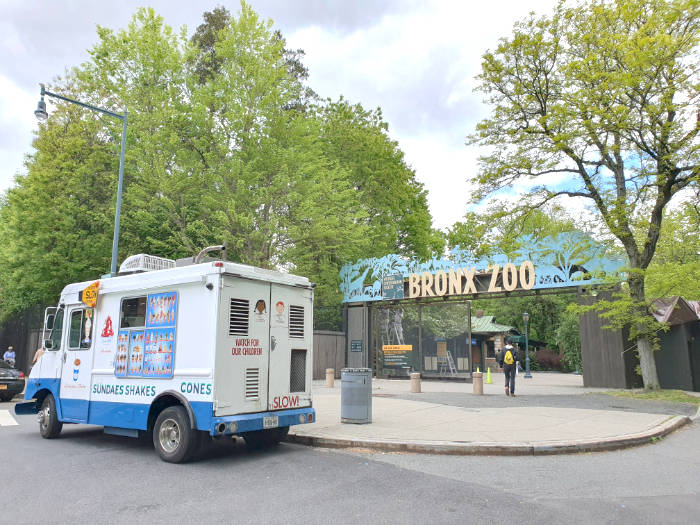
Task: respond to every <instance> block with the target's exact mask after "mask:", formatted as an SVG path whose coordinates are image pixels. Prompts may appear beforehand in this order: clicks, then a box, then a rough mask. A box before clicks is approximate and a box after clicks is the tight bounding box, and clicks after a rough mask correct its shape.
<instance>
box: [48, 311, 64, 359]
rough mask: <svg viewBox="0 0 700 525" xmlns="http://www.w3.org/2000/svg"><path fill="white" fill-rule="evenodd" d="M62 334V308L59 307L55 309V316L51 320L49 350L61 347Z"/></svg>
mask: <svg viewBox="0 0 700 525" xmlns="http://www.w3.org/2000/svg"><path fill="white" fill-rule="evenodd" d="M62 336H63V308H59V309H58V310H57V311H56V317H55V318H54V321H53V330H51V335H50V336H49V339H50V340H51V343H52V344H51V350H58V349H59V348H61V338H62Z"/></svg>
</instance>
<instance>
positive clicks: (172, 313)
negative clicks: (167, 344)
mask: <svg viewBox="0 0 700 525" xmlns="http://www.w3.org/2000/svg"><path fill="white" fill-rule="evenodd" d="M176 315H177V292H166V293H159V294H154V295H149V296H148V309H147V310H146V326H147V327H149V328H156V327H161V326H175V317H176Z"/></svg>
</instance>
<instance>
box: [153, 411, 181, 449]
mask: <svg viewBox="0 0 700 525" xmlns="http://www.w3.org/2000/svg"><path fill="white" fill-rule="evenodd" d="M158 441H159V442H160V446H161V447H162V448H163V450H165V451H166V452H169V453H171V452H174V451H175V450H177V448H178V447H179V446H180V426H179V425H178V424H177V421H175V420H174V419H166V420H165V421H163V423H162V424H161V425H160V430H159V431H158Z"/></svg>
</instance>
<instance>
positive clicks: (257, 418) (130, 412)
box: [18, 378, 316, 435]
mask: <svg viewBox="0 0 700 525" xmlns="http://www.w3.org/2000/svg"><path fill="white" fill-rule="evenodd" d="M60 385H61V381H60V379H42V378H38V379H37V378H33V379H30V380H29V381H28V382H27V386H26V390H25V394H24V399H25V400H31V399H34V398H35V396H36V394H37V393H38V392H39V391H40V390H44V389H46V390H48V391H50V392H51V393H52V394H53V396H54V399H56V400H57V407H56V409H57V410H56V411H57V415H58V418H59V420H61V421H66V422H78V421H77V420H71V419H68V418H64V416H63V412H64V411H65V412H66V413H68V414H75V413H79V412H80V411H81V410H82V411H83V413H84V409H85V405H86V404H88V405H89V406H88V411H87V413H88V420H87V424H90V425H99V426H103V427H118V428H130V429H137V430H146V427H147V425H148V411H149V409H150V405H148V404H141V403H117V402H110V401H87V400H85V399H70V398H63V399H61V398H59V392H60ZM189 404H190V407H191V408H192V411H193V413H194V416H195V420H196V422H197V429H198V430H204V431H206V432H208V433H210V434H211V435H220V434H221V432H219V430H218V427H219V425H220V424H221V423H223V424H225V425H226V430H225V431H224V433H225V434H231V432H230V431H229V430H228V429H229V424H230V423H233V422H235V423H236V427H237V430H236V431H235V432H234V433H236V434H237V433H241V432H252V431H255V430H262V429H263V428H264V427H263V420H264V418H265V417H272V416H277V418H278V420H277V421H278V423H277V424H278V426H280V427H286V426H292V425H299V424H301V421H300V416H302V415H303V416H304V422H309V420H308V419H309V414H310V415H311V421H310V422H313V421H316V412H315V411H314V409H313V408H311V407H309V408H297V409H290V410H277V411H274V412H256V413H254V414H239V415H235V416H221V417H215V416H214V409H213V404H212V403H211V402H208V401H190V403H189ZM18 405H19V404H18ZM22 405H29V404H28V403H24V404H22ZM21 412H22V413H30V412H33V411H30V410H29V408H27V410H26V411H25V410H24V407H22V410H21ZM18 413H19V412H18Z"/></svg>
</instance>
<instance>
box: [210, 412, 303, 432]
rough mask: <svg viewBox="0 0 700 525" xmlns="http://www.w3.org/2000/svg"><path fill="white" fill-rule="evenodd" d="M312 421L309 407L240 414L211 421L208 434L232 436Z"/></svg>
mask: <svg viewBox="0 0 700 525" xmlns="http://www.w3.org/2000/svg"><path fill="white" fill-rule="evenodd" d="M314 421H316V411H315V410H314V409H313V408H311V407H309V408H296V409H294V410H276V411H274V412H258V413H255V414H241V415H238V416H222V417H215V418H213V419H212V420H211V427H210V428H209V433H210V434H211V435H212V436H234V435H237V434H242V433H244V432H254V431H256V430H264V429H268V428H279V427H290V426H292V425H301V424H305V423H313V422H314Z"/></svg>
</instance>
